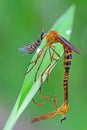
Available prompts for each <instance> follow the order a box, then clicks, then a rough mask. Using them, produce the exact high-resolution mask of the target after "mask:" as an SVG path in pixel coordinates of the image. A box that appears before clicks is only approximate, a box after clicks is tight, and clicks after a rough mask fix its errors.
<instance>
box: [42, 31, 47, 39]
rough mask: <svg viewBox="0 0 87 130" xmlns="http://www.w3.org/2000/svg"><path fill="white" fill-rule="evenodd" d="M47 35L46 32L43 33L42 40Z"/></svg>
mask: <svg viewBox="0 0 87 130" xmlns="http://www.w3.org/2000/svg"><path fill="white" fill-rule="evenodd" d="M45 35H46V32H42V33H41V40H42V39H43V38H44V37H45Z"/></svg>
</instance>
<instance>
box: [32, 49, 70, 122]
mask: <svg viewBox="0 0 87 130" xmlns="http://www.w3.org/2000/svg"><path fill="white" fill-rule="evenodd" d="M71 60H72V50H71V49H69V48H65V47H64V69H65V72H64V103H63V104H62V105H61V107H59V108H57V110H56V111H53V112H49V113H47V114H44V115H41V116H38V117H35V118H32V119H31V122H32V123H34V122H37V121H40V120H47V119H51V118H53V117H55V116H56V115H58V114H61V115H62V119H61V123H62V121H63V120H65V119H66V116H65V114H66V113H67V112H68V110H69V105H68V76H69V70H70V65H71Z"/></svg>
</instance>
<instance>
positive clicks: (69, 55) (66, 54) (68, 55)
mask: <svg viewBox="0 0 87 130" xmlns="http://www.w3.org/2000/svg"><path fill="white" fill-rule="evenodd" d="M71 60H72V50H71V49H65V51H64V69H65V71H66V72H69V70H70V66H71Z"/></svg>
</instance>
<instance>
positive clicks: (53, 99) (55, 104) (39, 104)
mask: <svg viewBox="0 0 87 130" xmlns="http://www.w3.org/2000/svg"><path fill="white" fill-rule="evenodd" d="M48 98H50V99H49V100H47V101H46V102H43V103H38V102H36V101H35V100H34V99H33V102H34V103H35V104H36V105H38V106H43V105H45V104H47V103H49V102H53V104H54V106H55V107H56V109H57V103H58V97H57V95H53V96H49V97H48Z"/></svg>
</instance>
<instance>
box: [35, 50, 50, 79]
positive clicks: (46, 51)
mask: <svg viewBox="0 0 87 130" xmlns="http://www.w3.org/2000/svg"><path fill="white" fill-rule="evenodd" d="M47 49H48V48H46V50H45V52H44V54H43V57H42V59H41V62H40V64H39V66H38V68H37V71H36V73H35V79H34V81H36V77H37V74H38V71H39V69H40V67H41V65H42V62H43V60H44V57H45V55H46V52H47Z"/></svg>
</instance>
